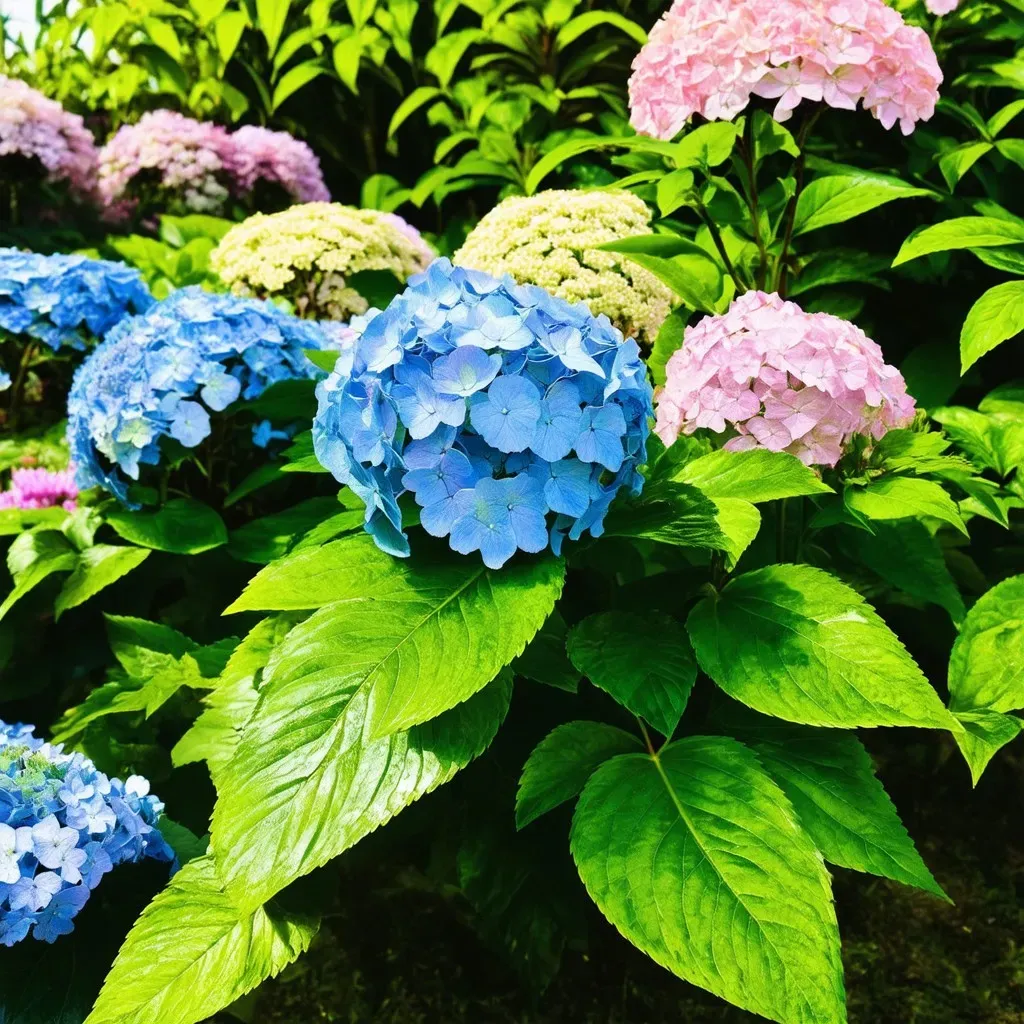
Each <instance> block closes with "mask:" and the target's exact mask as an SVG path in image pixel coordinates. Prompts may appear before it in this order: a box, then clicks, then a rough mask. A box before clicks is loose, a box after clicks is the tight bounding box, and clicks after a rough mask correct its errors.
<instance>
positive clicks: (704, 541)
mask: <svg viewBox="0 0 1024 1024" xmlns="http://www.w3.org/2000/svg"><path fill="white" fill-rule="evenodd" d="M605 534H606V536H608V537H634V538H636V539H639V540H654V541H658V542H660V543H662V544H674V545H677V546H680V547H709V548H717V549H724V548H726V547H728V541H727V540H726V538H725V535H724V534H723V533H722V530H721V528H720V527H719V525H718V519H717V509H716V508H715V504H714V502H713V501H711V499H710V498H707V497H705V496H704V495H703V494H702V493H701V492H700V491H699V490H697V488H696V487H693V486H691V485H690V484H681V483H674V482H672V483H664V484H661V485H660V486H658V487H656V488H654V487H652V488H650V490H649V492H648V493H647V494H646V495H644V497H642V498H641V499H639V500H633V501H621V500H620V501H618V502H616V503H615V504H613V505H612V507H611V510H610V511H609V513H608V518H607V519H606V520H605Z"/></svg>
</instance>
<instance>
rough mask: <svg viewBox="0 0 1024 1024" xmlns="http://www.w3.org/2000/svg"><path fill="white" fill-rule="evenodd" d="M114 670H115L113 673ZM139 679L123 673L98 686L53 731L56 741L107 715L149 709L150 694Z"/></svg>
mask: <svg viewBox="0 0 1024 1024" xmlns="http://www.w3.org/2000/svg"><path fill="white" fill-rule="evenodd" d="M112 674H113V673H112ZM143 689H144V684H143V682H142V681H141V680H139V679H133V678H132V677H131V676H128V675H124V674H119V675H117V676H115V678H113V679H111V680H110V681H109V682H106V683H104V684H103V685H102V686H98V687H96V689H95V690H93V691H92V692H91V693H90V694H89V695H88V696H87V697H86V698H85V700H84V701H82V703H81V704H78V705H76V706H75V707H73V708H69V709H68V710H67V711H65V712H64V714H63V715H62V716H61V717H60V719H59V720H58V721H57V724H56V725H54V727H53V728H52V730H51V731H50V739H51V741H52V742H53V743H67V742H68V741H69V740H72V739H74V738H75V737H76V736H78V735H80V734H81V733H82V732H84V731H85V728H86V726H88V725H89V724H90V723H92V722H95V721H96V720H97V719H98V718H103V717H104V716H105V715H114V714H122V713H128V712H132V711H145V709H146V694H145V693H143Z"/></svg>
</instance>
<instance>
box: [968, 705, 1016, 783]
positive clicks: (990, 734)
mask: <svg viewBox="0 0 1024 1024" xmlns="http://www.w3.org/2000/svg"><path fill="white" fill-rule="evenodd" d="M954 714H955V715H956V719H957V721H958V722H959V723H960V724H961V725H962V726H963V732H958V733H956V734H955V738H956V742H957V746H958V747H959V748H960V753H961V754H963V755H964V760H965V761H966V762H967V767H968V768H970V770H971V782H972V783H973V784H974V785H975V786H976V785H977V784H978V781H979V780H980V779H981V776H982V773H983V772H984V771H985V769H986V768H987V767H988V763H989V761H991V760H992V758H993V757H995V755H996V754H997V753H998V752H999V751H1000V750H1001V749H1002V748H1003V747H1005V746H1006V744H1007V743H1009V742H1011V740H1015V739H1016V738H1017V737H1018V736H1019V735H1020V734H1021V732H1024V718H1019V717H1018V716H1017V715H1007V714H1003V712H1001V711H956V712H954Z"/></svg>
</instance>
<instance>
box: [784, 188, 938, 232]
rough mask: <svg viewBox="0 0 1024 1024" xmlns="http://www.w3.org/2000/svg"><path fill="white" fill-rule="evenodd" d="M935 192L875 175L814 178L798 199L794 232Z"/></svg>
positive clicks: (804, 230)
mask: <svg viewBox="0 0 1024 1024" xmlns="http://www.w3.org/2000/svg"><path fill="white" fill-rule="evenodd" d="M934 194H935V193H933V192H932V191H931V190H930V189H926V188H916V187H914V186H913V185H908V184H907V183H906V182H904V181H900V180H898V179H897V178H886V177H883V176H882V175H876V174H865V175H851V174H836V175H828V176H827V177H822V178H815V179H814V180H813V181H812V182H811V183H810V184H809V185H807V187H806V188H805V189H804V190H803V191H802V192H801V193H800V198H799V199H798V200H797V204H796V219H795V221H794V228H793V233H794V234H797V235H802V234H804V233H805V232H807V231H815V230H817V229H818V228H823V227H827V226H828V225H829V224H841V223H843V221H847V220H850V219H851V218H852V217H858V216H860V214H862V213H867V212H868V210H874V209H876V208H877V207H879V206H882V205H883V204H885V203H891V202H892V201H893V200H894V199H912V198H914V197H915V196H932V195H934Z"/></svg>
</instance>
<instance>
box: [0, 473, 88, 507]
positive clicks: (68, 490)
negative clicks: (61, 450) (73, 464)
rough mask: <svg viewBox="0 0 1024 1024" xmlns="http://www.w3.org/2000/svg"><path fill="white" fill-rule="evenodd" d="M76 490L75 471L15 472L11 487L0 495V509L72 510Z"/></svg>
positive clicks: (12, 475)
mask: <svg viewBox="0 0 1024 1024" xmlns="http://www.w3.org/2000/svg"><path fill="white" fill-rule="evenodd" d="M77 497H78V488H77V487H76V486H75V471H74V469H59V470H52V469H42V468H37V469H14V470H12V471H11V486H10V487H8V488H7V490H6V491H0V509H12V508H17V509H26V510H27V509H39V508H54V507H56V506H57V505H59V506H60V507H61V508H63V509H64V510H65V511H67V512H71V511H73V510H74V508H75V499H76V498H77Z"/></svg>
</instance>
